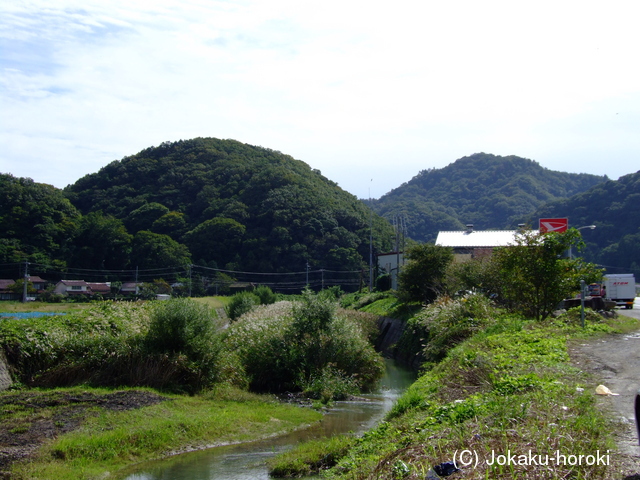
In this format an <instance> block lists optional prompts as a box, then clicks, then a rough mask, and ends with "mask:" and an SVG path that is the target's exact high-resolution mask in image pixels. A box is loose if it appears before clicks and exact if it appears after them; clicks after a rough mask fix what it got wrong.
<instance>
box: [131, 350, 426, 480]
mask: <svg viewBox="0 0 640 480" xmlns="http://www.w3.org/2000/svg"><path fill="white" fill-rule="evenodd" d="M415 378H416V375H415V373H414V372H411V371H409V370H406V369H403V368H401V367H399V366H397V365H395V363H394V362H393V361H392V360H387V372H386V374H385V376H384V378H383V379H382V381H381V382H380V388H379V389H378V391H376V392H374V393H371V394H367V395H363V396H362V397H363V400H358V401H349V402H336V403H335V405H334V407H333V408H331V410H330V411H329V412H328V413H327V414H326V415H325V416H324V418H323V419H322V421H321V422H319V423H318V424H316V425H314V426H312V427H310V428H307V429H304V430H300V431H296V432H292V433H290V434H288V435H283V436H280V437H277V438H270V439H267V440H262V441H258V442H250V443H243V444H240V445H230V446H226V447H215V448H210V449H208V450H202V451H199V452H191V453H185V454H182V455H176V456H174V457H171V458H168V459H165V460H160V461H156V462H149V463H145V464H141V465H138V466H137V468H136V469H135V471H134V470H130V473H129V474H127V476H125V477H120V478H123V479H124V480H267V479H269V478H270V477H269V474H268V471H267V467H266V464H265V460H266V459H267V458H268V457H270V456H273V455H275V454H277V453H279V452H281V451H284V450H286V449H288V448H291V447H293V446H294V445H296V444H297V443H300V442H304V441H307V440H311V439H314V438H322V437H328V436H331V435H336V434H340V433H349V432H354V433H356V434H358V433H363V432H365V431H366V430H369V429H370V428H372V427H373V426H375V425H376V424H377V423H378V422H379V421H380V420H381V419H382V418H383V417H384V415H385V414H386V413H387V412H388V411H389V409H390V408H391V407H392V406H393V404H394V403H395V401H396V399H397V398H398V397H399V396H400V395H401V394H402V393H403V392H404V390H405V389H406V388H407V387H408V386H409V385H411V384H412V383H413V382H414V381H415ZM131 472H133V473H131Z"/></svg>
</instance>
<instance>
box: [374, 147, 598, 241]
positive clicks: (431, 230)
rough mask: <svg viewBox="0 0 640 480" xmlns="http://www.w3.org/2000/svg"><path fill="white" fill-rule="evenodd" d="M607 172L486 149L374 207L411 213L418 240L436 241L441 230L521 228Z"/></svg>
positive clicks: (389, 213) (423, 176)
mask: <svg viewBox="0 0 640 480" xmlns="http://www.w3.org/2000/svg"><path fill="white" fill-rule="evenodd" d="M606 180H607V177H606V176H602V177H600V176H597V175H589V174H584V173H580V174H574V173H564V172H556V171H552V170H548V169H546V168H543V167H541V166H540V165H539V164H538V163H537V162H534V161H532V160H528V159H525V158H520V157H516V156H508V157H501V156H496V155H491V154H486V153H476V154H474V155H471V156H468V157H463V158H460V159H459V160H456V161H455V162H454V163H452V164H450V165H448V166H447V167H444V168H442V169H429V170H423V171H421V172H420V173H419V174H418V175H416V176H415V177H413V178H412V179H411V180H410V181H408V182H407V183H404V184H403V185H401V186H400V187H398V188H396V189H394V190H392V191H391V192H389V193H387V194H386V195H384V196H383V197H381V198H380V199H379V200H376V201H374V203H373V205H374V207H373V208H374V210H375V211H376V213H378V214H379V215H382V216H383V217H385V218H387V219H389V220H392V219H393V218H394V217H396V216H402V217H404V218H405V219H406V226H407V234H408V236H409V237H411V238H412V239H414V240H417V241H420V242H425V241H435V239H436V236H437V235H438V231H440V230H459V229H463V228H464V226H465V225H466V224H469V223H471V224H473V225H474V227H475V228H478V229H483V230H484V229H508V228H516V227H517V225H518V224H519V223H525V222H526V221H527V220H528V219H529V217H530V215H531V214H532V213H533V212H534V211H535V210H536V209H537V208H539V207H540V206H542V205H543V204H545V203H547V202H551V201H554V200H558V199H561V198H567V197H570V196H572V195H575V194H577V193H580V192H584V191H585V190H588V189H589V188H591V187H593V186H594V185H597V184H599V183H602V182H605V181H606Z"/></svg>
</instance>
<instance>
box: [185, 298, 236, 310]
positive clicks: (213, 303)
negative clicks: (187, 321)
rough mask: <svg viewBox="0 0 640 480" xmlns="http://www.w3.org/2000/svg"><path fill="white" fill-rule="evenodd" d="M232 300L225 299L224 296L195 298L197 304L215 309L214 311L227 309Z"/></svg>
mask: <svg viewBox="0 0 640 480" xmlns="http://www.w3.org/2000/svg"><path fill="white" fill-rule="evenodd" d="M230 299H231V297H223V296H218V297H194V298H193V300H195V301H196V302H198V303H202V304H204V305H206V306H208V307H209V308H214V309H217V308H224V307H226V306H227V304H228V303H229V300H230Z"/></svg>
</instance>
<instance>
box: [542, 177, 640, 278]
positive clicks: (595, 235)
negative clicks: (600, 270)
mask: <svg viewBox="0 0 640 480" xmlns="http://www.w3.org/2000/svg"><path fill="white" fill-rule="evenodd" d="M538 218H568V219H569V226H571V227H575V228H580V227H583V226H587V225H595V226H596V228H595V229H593V230H591V229H582V230H581V231H580V232H581V233H582V238H583V240H584V242H585V243H586V245H587V247H586V249H585V251H584V252H582V255H583V256H584V257H585V258H586V259H588V260H589V261H592V262H596V263H598V264H600V265H602V266H604V267H606V268H607V270H608V271H610V272H612V273H635V274H636V278H640V171H638V172H636V173H632V174H629V175H625V176H623V177H620V178H619V179H618V180H609V181H607V182H603V183H600V184H598V185H596V186H594V187H592V188H591V189H589V190H587V191H586V192H582V193H579V194H577V195H574V196H572V197H570V198H566V199H561V200H557V201H554V202H551V203H548V204H546V205H543V206H541V207H540V208H539V209H538V210H537V211H536V212H535V213H534V214H533V215H532V216H531V219H532V221H535V220H536V219H538Z"/></svg>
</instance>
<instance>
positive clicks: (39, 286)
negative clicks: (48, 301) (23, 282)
mask: <svg viewBox="0 0 640 480" xmlns="http://www.w3.org/2000/svg"><path fill="white" fill-rule="evenodd" d="M27 281H29V282H31V284H32V285H33V288H34V289H35V290H37V293H43V292H44V291H45V289H46V288H47V283H49V282H47V281H46V280H43V279H42V278H40V277H36V276H30V277H27Z"/></svg>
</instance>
